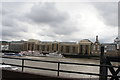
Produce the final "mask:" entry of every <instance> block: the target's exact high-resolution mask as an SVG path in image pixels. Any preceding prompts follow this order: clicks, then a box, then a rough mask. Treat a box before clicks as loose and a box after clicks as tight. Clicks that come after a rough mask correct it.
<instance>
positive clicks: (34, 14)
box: [26, 2, 77, 35]
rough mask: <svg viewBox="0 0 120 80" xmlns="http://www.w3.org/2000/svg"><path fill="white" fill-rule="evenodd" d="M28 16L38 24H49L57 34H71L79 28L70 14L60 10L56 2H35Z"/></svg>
mask: <svg viewBox="0 0 120 80" xmlns="http://www.w3.org/2000/svg"><path fill="white" fill-rule="evenodd" d="M26 16H27V17H28V18H29V19H31V20H32V21H34V23H36V24H41V23H42V24H47V25H49V26H50V28H51V30H52V31H53V32H54V33H55V34H57V35H69V34H71V33H72V32H75V31H76V30H77V29H76V28H75V26H73V23H72V22H71V21H69V18H70V16H69V14H68V13H67V12H61V11H60V10H58V9H57V8H56V5H55V3H50V2H49V3H39V4H35V5H34V6H33V7H32V8H31V11H30V12H29V13H28V14H26ZM40 27H41V26H40ZM41 34H42V33H41ZM45 34H46V33H45ZM48 35H49V34H48Z"/></svg>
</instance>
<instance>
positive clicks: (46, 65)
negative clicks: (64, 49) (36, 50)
mask: <svg viewBox="0 0 120 80" xmlns="http://www.w3.org/2000/svg"><path fill="white" fill-rule="evenodd" d="M21 58H27V59H39V60H47V61H60V62H73V63H86V64H99V63H100V61H99V60H93V59H83V58H55V57H31V56H24V57H21ZM2 62H4V63H12V64H17V65H21V64H22V61H20V60H15V59H2ZM24 63H25V66H31V67H40V68H50V69H56V70H57V68H58V65H57V63H46V62H35V61H25V62H24ZM18 69H19V70H20V71H21V68H18ZM60 70H70V71H77V72H86V73H97V74H99V67H98V66H84V65H72V64H60ZM24 71H25V72H32V73H38V74H44V75H56V76H57V72H55V71H48V70H38V69H30V68H24ZM60 76H63V77H72V78H93V77H94V78H96V77H98V76H93V75H83V74H75V73H63V72H60Z"/></svg>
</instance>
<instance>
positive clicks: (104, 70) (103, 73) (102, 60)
mask: <svg viewBox="0 0 120 80" xmlns="http://www.w3.org/2000/svg"><path fill="white" fill-rule="evenodd" d="M105 65H106V58H105V56H104V46H101V55H100V71H99V72H100V75H101V76H100V77H99V80H107V72H108V71H107V67H106V66H105Z"/></svg>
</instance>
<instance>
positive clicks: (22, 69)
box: [22, 59, 24, 72]
mask: <svg viewBox="0 0 120 80" xmlns="http://www.w3.org/2000/svg"><path fill="white" fill-rule="evenodd" d="M23 70H24V59H22V72H23Z"/></svg>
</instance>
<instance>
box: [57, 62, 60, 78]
mask: <svg viewBox="0 0 120 80" xmlns="http://www.w3.org/2000/svg"><path fill="white" fill-rule="evenodd" d="M59 70H60V62H58V72H57V76H59Z"/></svg>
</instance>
